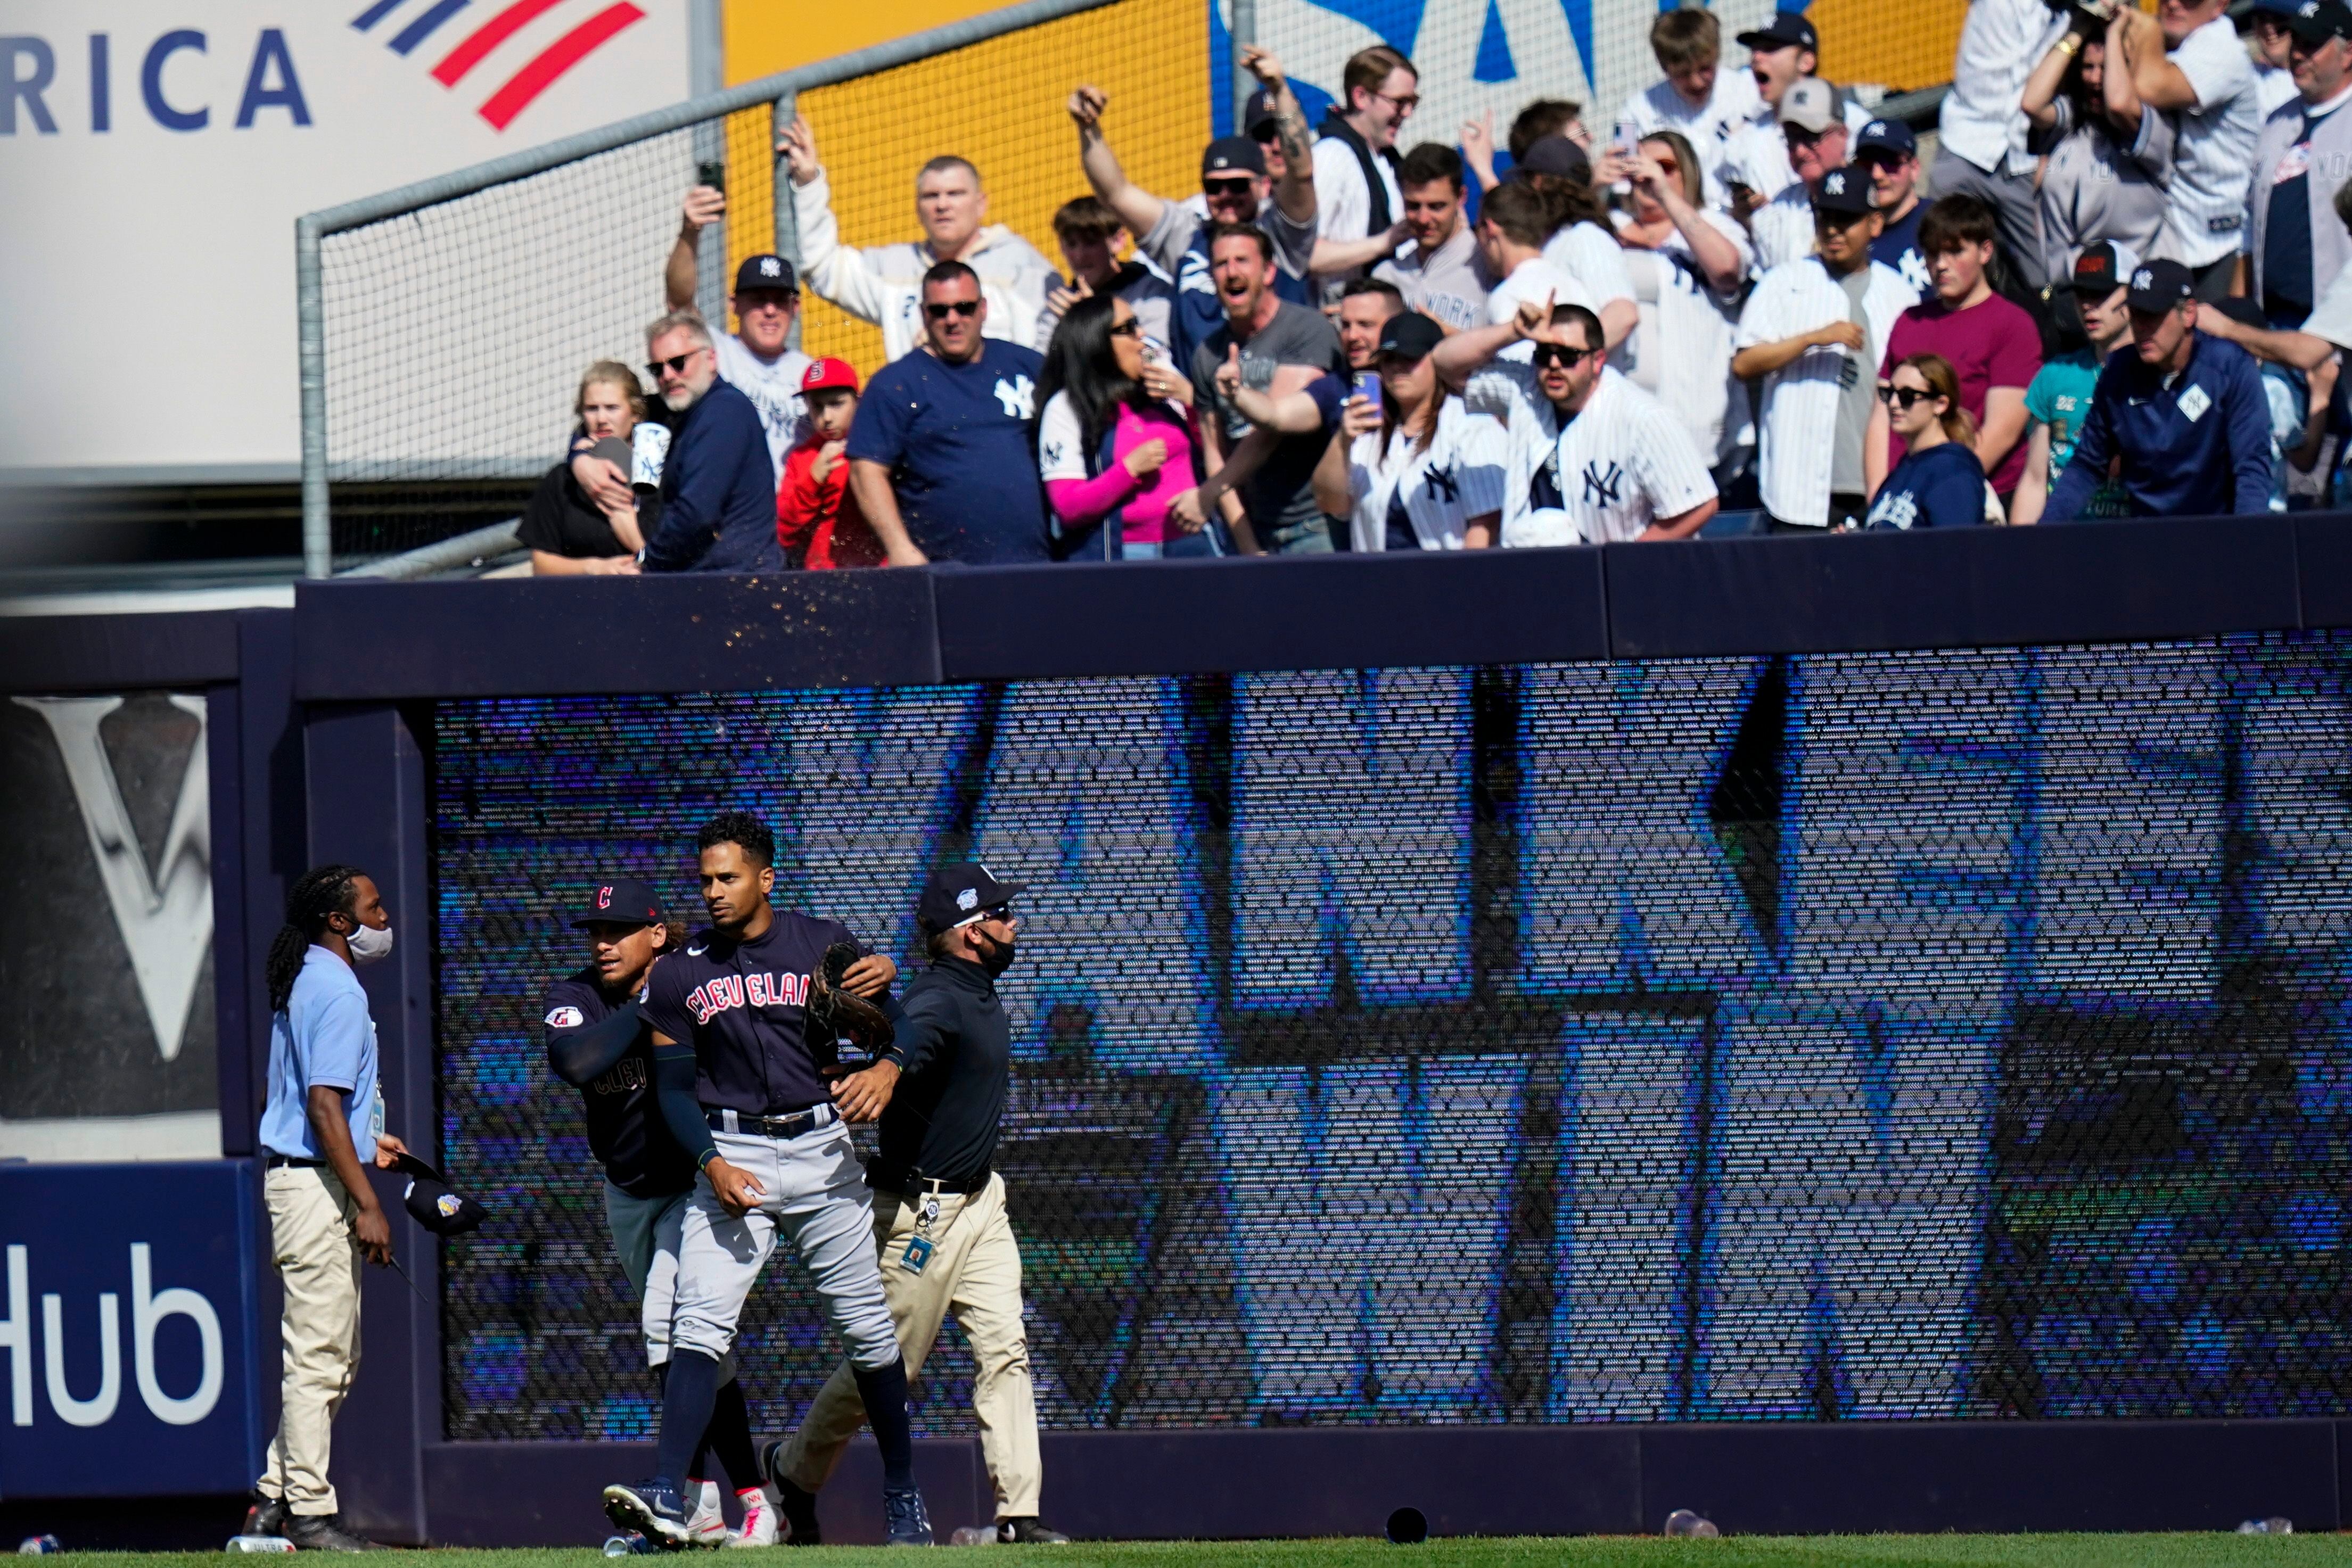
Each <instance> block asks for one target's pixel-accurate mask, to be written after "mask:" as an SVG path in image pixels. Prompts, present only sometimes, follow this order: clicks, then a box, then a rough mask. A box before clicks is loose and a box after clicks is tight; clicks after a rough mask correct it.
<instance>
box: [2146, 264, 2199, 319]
mask: <svg viewBox="0 0 2352 1568" xmlns="http://www.w3.org/2000/svg"><path fill="white" fill-rule="evenodd" d="M2195 292H2196V280H2195V279H2193V278H2191V277H2189V269H2188V268H2187V267H2183V266H2181V265H2180V264H2179V262H2177V261H2144V262H2141V263H2140V264H2139V266H2138V267H2137V268H2135V269H2134V271H2133V272H2132V275H2131V308H2133V309H2135V310H2172V309H2177V308H2179V307H2180V306H2182V305H2184V304H2186V303H2188V300H2189V296H2190V295H2192V294H2194V293H2195Z"/></svg>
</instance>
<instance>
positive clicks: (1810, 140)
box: [1780, 125, 1828, 147]
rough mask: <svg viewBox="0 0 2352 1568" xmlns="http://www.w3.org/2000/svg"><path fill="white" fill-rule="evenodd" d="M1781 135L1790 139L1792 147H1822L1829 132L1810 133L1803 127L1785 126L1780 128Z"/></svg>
mask: <svg viewBox="0 0 2352 1568" xmlns="http://www.w3.org/2000/svg"><path fill="white" fill-rule="evenodd" d="M1780 134H1781V135H1782V136H1784V137H1786V138H1788V141H1789V145H1790V146H1791V147H1814V146H1818V145H1820V143H1821V140H1822V137H1823V136H1825V135H1827V134H1828V132H1827V131H1808V130H1806V129H1805V128H1804V127H1803V126H1801V125H1784V126H1782V127H1780Z"/></svg>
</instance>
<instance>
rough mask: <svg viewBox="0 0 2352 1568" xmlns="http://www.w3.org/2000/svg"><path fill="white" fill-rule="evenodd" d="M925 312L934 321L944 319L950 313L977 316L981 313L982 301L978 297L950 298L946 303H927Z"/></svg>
mask: <svg viewBox="0 0 2352 1568" xmlns="http://www.w3.org/2000/svg"><path fill="white" fill-rule="evenodd" d="M923 314H924V315H926V316H929V318H930V319H932V320H934V321H944V320H946V319H948V318H949V316H950V315H956V316H977V315H979V314H980V301H979V300H977V299H950V300H949V301H948V302H947V303H946V304H944V305H926V306H924V307H923Z"/></svg>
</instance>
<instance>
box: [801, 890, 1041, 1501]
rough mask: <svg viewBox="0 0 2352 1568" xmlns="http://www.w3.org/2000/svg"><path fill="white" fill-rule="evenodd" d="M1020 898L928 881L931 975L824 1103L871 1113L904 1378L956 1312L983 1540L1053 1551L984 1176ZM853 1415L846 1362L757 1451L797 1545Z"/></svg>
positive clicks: (992, 1145)
mask: <svg viewBox="0 0 2352 1568" xmlns="http://www.w3.org/2000/svg"><path fill="white" fill-rule="evenodd" d="M1022 890H1023V889H1022V884H1021V883H1003V882H999V881H997V880H996V878H995V876H994V875H993V874H992V873H990V871H989V869H988V868H987V867H986V866H984V865H979V864H976V863H972V862H964V863H962V864H958V865H950V866H942V867H941V868H940V870H938V871H936V872H934V873H932V875H931V880H930V883H929V886H927V887H925V888H924V890H923V895H922V899H921V901H920V902H919V904H917V905H916V909H915V914H916V919H917V921H918V923H919V925H920V926H921V928H922V933H923V940H924V944H925V946H927V947H928V948H929V952H930V956H931V967H929V968H928V969H926V970H925V971H923V973H922V974H920V975H919V976H917V977H915V978H914V979H913V980H912V981H910V982H909V983H908V986H907V991H906V997H905V998H904V1000H903V1002H902V1003H901V1011H900V1012H899V1013H898V1015H897V1016H896V1017H895V1019H894V1022H895V1025H896V1030H897V1039H896V1040H894V1041H893V1042H892V1043H891V1044H890V1045H888V1046H887V1047H886V1048H885V1049H884V1050H883V1051H882V1052H881V1054H880V1055H879V1057H878V1058H877V1060H876V1061H875V1063H874V1065H873V1066H871V1067H869V1068H867V1069H866V1071H863V1072H858V1073H855V1074H852V1075H851V1076H849V1077H847V1078H845V1079H843V1080H842V1081H841V1082H839V1083H838V1084H837V1085H835V1089H834V1098H835V1101H836V1102H837V1103H839V1104H840V1107H841V1112H842V1114H843V1115H844V1116H845V1118H847V1119H848V1120H850V1121H853V1122H856V1121H863V1120H865V1119H866V1117H868V1116H870V1115H872V1114H874V1113H876V1112H879V1113H880V1114H881V1119H882V1126H881V1148H880V1151H879V1153H877V1155H876V1156H875V1158H874V1161H873V1163H872V1164H871V1165H869V1166H866V1185H867V1186H871V1187H872V1188H873V1189H874V1234H875V1239H876V1240H877V1243H878V1244H879V1245H880V1247H881V1250H882V1287H883V1294H884V1296H885V1297H886V1298H887V1301H889V1304H890V1316H891V1319H892V1321H893V1322H895V1323H896V1324H897V1325H898V1345H899V1348H900V1350H901V1351H903V1352H904V1353H905V1355H906V1360H907V1371H908V1375H909V1376H912V1375H914V1374H915V1373H916V1372H918V1371H919V1370H920V1369H921V1367H922V1364H923V1358H924V1357H925V1356H927V1355H928V1354H930V1349H931V1343H932V1342H933V1341H934V1340H936V1339H937V1338H938V1337H939V1333H940V1318H941V1317H943V1316H944V1315H945V1314H946V1313H947V1312H948V1311H949V1310H950V1309H953V1311H954V1312H955V1315H956V1322H959V1323H961V1324H962V1325H963V1332H964V1335H965V1337H966V1338H967V1339H969V1340H970V1341H971V1354H972V1359H973V1361H974V1362H975V1363H977V1368H976V1370H975V1372H974V1375H973V1377H972V1385H971V1402H972V1407H973V1411H974V1413H975V1414H976V1415H978V1416H979V1417H980V1443H981V1452H982V1457H983V1458H986V1460H987V1462H988V1473H989V1476H990V1479H992V1480H993V1481H994V1482H995V1483H996V1538H997V1540H999V1541H1000V1542H1005V1543H1007V1544H1060V1543H1064V1542H1067V1541H1068V1540H1069V1537H1068V1536H1066V1535H1064V1534H1062V1533H1061V1532H1060V1531H1054V1530H1048V1529H1047V1528H1045V1525H1043V1524H1041V1523H1040V1522H1038V1519H1037V1496H1038V1490H1039V1488H1040V1487H1041V1485H1042V1484H1043V1480H1044V1472H1043V1468H1042V1467H1041V1465H1040V1464H1039V1462H1038V1458H1037V1401H1036V1396H1035V1394H1034V1390H1033V1389H1032V1388H1031V1386H1030V1381H1029V1345H1028V1341H1027V1339H1026V1337H1025V1336H1024V1332H1023V1329H1022V1323H1021V1246H1020V1243H1019V1242H1018V1241H1017V1240H1015V1239H1014V1238H1013V1224H1012V1221H1011V1219H1010V1218H1007V1216H1006V1214H1005V1211H1004V1178H1003V1176H999V1175H997V1174H996V1173H995V1172H993V1171H992V1170H991V1169H990V1168H989V1166H990V1162H991V1161H992V1159H993V1158H994V1157H995V1154H996V1135H997V1130H998V1128H999V1126H1000V1125H1001V1124H1003V1119H1004V1099H1005V1094H1006V1092H1007V1090H1008V1089H1009V1087H1010V1085H1011V1079H1012V1074H1011V1066H1012V1030H1011V1027H1010V1025H1009V1024H1008V1022H1007V1021H1006V1019H1005V1016H1004V1004H1003V1000H1002V999H1001V998H999V997H998V996H997V994H996V980H997V977H998V976H1000V975H1002V974H1003V973H1004V971H1005V970H1006V969H1007V968H1008V967H1011V966H1012V963H1013V950H1014V946H1015V943H1016V940H1017V936H1018V928H1019V925H1020V922H1019V920H1018V918H1017V917H1016V916H1015V915H1013V906H1012V899H1013V895H1014V894H1018V893H1020V892H1021V891H1022ZM864 1419H865V1411H864V1408H863V1406H861V1405H860V1404H859V1402H858V1397H857V1387H856V1384H855V1383H854V1382H852V1381H851V1377H850V1369H849V1366H848V1364H847V1363H844V1364H842V1365H840V1366H839V1367H836V1368H835V1371H834V1374H833V1377H832V1379H831V1380H830V1381H829V1382H827V1383H826V1384H825V1385H824V1391H823V1392H821V1393H820V1394H818V1396H816V1403H815V1404H814V1405H813V1406H810V1407H809V1413H808V1418H807V1419H806V1420H805V1421H803V1422H802V1424H801V1428H800V1430H799V1431H798V1432H796V1433H794V1434H793V1440H792V1442H791V1444H790V1445H789V1446H787V1445H785V1444H782V1443H771V1444H769V1445H768V1448H767V1451H766V1453H765V1455H764V1456H763V1458H764V1459H765V1462H766V1466H767V1470H768V1478H769V1479H770V1480H772V1481H773V1482H774V1483H775V1487H776V1490H777V1493H778V1495H779V1496H780V1497H781V1498H782V1507H783V1514H784V1518H785V1520H786V1521H788V1522H789V1523H790V1524H791V1526H792V1541H793V1544H794V1545H796V1546H798V1545H807V1544H814V1542H815V1541H816V1540H817V1522H816V1496H815V1494H816V1492H817V1490H818V1489H819V1488H821V1487H823V1486H824V1482H825V1478H826V1477H828V1476H830V1475H831V1474H832V1473H833V1468H834V1466H835V1463H837V1462H838V1461H839V1459H840V1458H841V1451H842V1449H843V1448H845V1447H846V1446H847V1445H848V1442H849V1439H850V1438H851V1437H853V1436H855V1435H856V1431H857V1428H858V1427H859V1425H860V1424H861V1423H862V1422H863V1420H864Z"/></svg>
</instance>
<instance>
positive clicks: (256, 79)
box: [0, 0, 688, 477]
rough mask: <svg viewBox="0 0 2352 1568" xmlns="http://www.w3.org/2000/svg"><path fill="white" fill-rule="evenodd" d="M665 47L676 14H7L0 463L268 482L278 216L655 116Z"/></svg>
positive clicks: (273, 440) (423, 1)
mask: <svg viewBox="0 0 2352 1568" xmlns="http://www.w3.org/2000/svg"><path fill="white" fill-rule="evenodd" d="M687 47H688V46H687V20H686V0H303V3H302V4H299V5H286V4H282V3H278V0H7V5H5V8H0V213H5V214H6V218H5V221H0V471H5V470H16V471H18V472H20V473H22V472H23V471H25V470H28V469H34V470H48V469H59V468H85V467H121V468H123V469H126V470H132V469H152V468H159V467H183V466H192V467H200V468H207V469H215V468H225V467H235V468H243V469H251V468H253V467H255V466H268V467H283V468H285V469H286V471H287V472H288V474H289V476H290V473H291V465H294V464H296V463H297V462H298V461H299V455H300V436H299V417H298V408H297V383H296V365H295V329H294V220H295V218H296V217H297V216H299V214H303V213H306V212H311V211H315V210H317V209H319V208H321V207H326V206H331V205H333V204H336V203H338V202H344V201H349V200H352V199H353V198H355V197H359V196H364V195H369V194H372V193H375V192H378V191H383V190H387V189H390V188H391V187H393V186H395V185H400V184H404V183H407V182H409V181H412V180H418V179H423V178H425V177H426V176H428V175H432V174H437V173H442V172H447V171H449V170H452V169H457V168H462V167H464V166H466V165H467V164H470V163H477V162H481V161H483V160H484V159H488V158H493V157H497V156H499V154H501V153H505V152H516V151H519V150H520V149H523V148H527V147H532V146H536V145H538V144H540V143H541V142H545V141H553V140H555V139H556V138H558V137H562V136H567V135H570V134H572V132H574V131H585V130H589V129H592V128H593V127H595V126H599V125H604V124H608V123H610V122H612V121H614V120H621V119H625V118H626V117H628V116H630V115H633V114H637V113H641V112H643V111H645V110H650V109H657V108H660V107H662V106H663V105H665V104H669V103H675V102H677V101H678V100H679V99H684V98H685V97H687V96H688V65H687ZM126 477H134V475H131V474H128V473H126Z"/></svg>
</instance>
